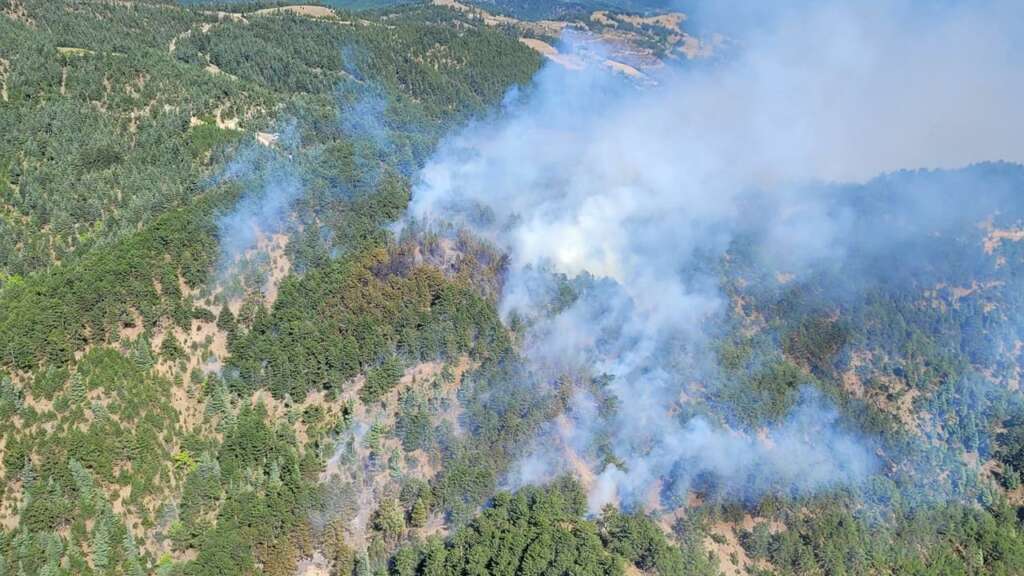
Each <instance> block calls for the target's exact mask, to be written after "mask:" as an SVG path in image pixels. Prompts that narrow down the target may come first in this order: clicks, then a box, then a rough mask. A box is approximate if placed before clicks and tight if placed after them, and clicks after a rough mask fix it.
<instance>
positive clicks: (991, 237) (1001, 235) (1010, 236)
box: [982, 221, 1024, 254]
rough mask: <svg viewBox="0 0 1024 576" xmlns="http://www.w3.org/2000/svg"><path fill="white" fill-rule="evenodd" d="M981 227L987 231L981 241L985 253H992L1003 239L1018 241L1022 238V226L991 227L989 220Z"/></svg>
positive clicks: (1023, 234) (1023, 236) (1023, 231)
mask: <svg viewBox="0 0 1024 576" xmlns="http://www.w3.org/2000/svg"><path fill="white" fill-rule="evenodd" d="M982 228H983V229H985V230H987V231H988V234H986V235H985V239H984V240H983V241H982V247H983V248H984V250H985V254H992V253H994V252H995V251H996V249H997V248H999V245H1000V244H1002V243H1003V241H1007V242H1020V241H1021V240H1024V228H993V227H992V223H991V221H988V222H985V223H984V224H982Z"/></svg>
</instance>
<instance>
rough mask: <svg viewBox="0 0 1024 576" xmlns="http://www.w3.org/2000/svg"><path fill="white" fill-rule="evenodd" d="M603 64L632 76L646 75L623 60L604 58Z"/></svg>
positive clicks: (640, 76)
mask: <svg viewBox="0 0 1024 576" xmlns="http://www.w3.org/2000/svg"><path fill="white" fill-rule="evenodd" d="M604 65H605V66H607V67H608V68H611V69H612V70H614V71H616V72H619V73H621V74H625V75H626V76H632V77H633V78H643V77H645V76H646V74H644V73H643V72H641V71H639V70H637V69H636V68H634V67H632V66H630V65H629V64H626V63H624V62H617V61H615V60H605V61H604Z"/></svg>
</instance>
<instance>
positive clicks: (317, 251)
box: [0, 0, 1024, 576]
mask: <svg viewBox="0 0 1024 576" xmlns="http://www.w3.org/2000/svg"><path fill="white" fill-rule="evenodd" d="M286 4H287V3H278V2H274V3H242V5H240V6H236V5H234V3H230V2H215V3H207V2H187V3H182V2H172V1H161V0H133V1H131V2H110V1H106V0H74V1H68V2H53V1H50V0H0V13H2V15H0V574H11V575H34V574H40V575H48V576H56V575H64V574H67V575H72V574H74V575H79V574H81V575H107V574H110V575H115V574H117V575H120V574H126V575H142V574H158V575H161V576H172V575H180V576H212V575H222V574H270V575H276V574H280V575H290V574H301V575H304V576H314V575H316V576H320V575H325V574H332V575H349V574H352V575H356V574H358V575H364V574H383V575H387V574H395V575H420V574H422V575H451V576H456V575H463V574H467V575H468V574H474V575H483V574H509V575H511V574H538V575H539V574H564V575H568V574H576V575H581V574H662V575H668V574H672V575H674V574H697V575H708V576H711V575H717V574H730V575H733V574H851V575H852V574H936V575H938V574H965V575H967V574H972V575H973V574H1006V575H1010V574H1021V573H1024V535H1022V532H1021V531H1022V530H1024V526H1022V518H1024V488H1022V486H1021V476H1020V475H1021V473H1022V472H1024V405H1022V403H1021V399H1020V392H1019V385H1020V374H1019V369H1018V364H1019V355H1020V352H1021V346H1020V341H1019V340H1017V338H1016V335H1017V334H1018V332H1017V329H1018V328H1019V327H1018V326H1016V325H1014V319H1015V318H1019V317H1020V314H1021V312H1022V309H1021V306H1022V305H1024V302H1022V301H1021V297H1020V295H1021V294H1022V293H1024V292H1022V291H1021V288H1022V286H1021V283H1022V281H1024V274H1022V271H1024V244H1022V243H1021V242H1020V240H1022V239H1024V233H1022V232H1021V228H1020V227H1021V223H1022V221H1024V203H1022V202H1021V201H1020V199H1019V198H1020V191H1021V190H1022V189H1024V168H1021V167H1020V166H1017V165H1013V164H982V165H977V166H973V167H970V168H967V169H964V170H961V171H953V172H901V173H895V174H891V175H887V176H882V177H879V178H877V179H874V180H871V181H868V182H866V183H863V184H858V185H848V186H847V185H843V186H840V185H827V186H826V185H823V186H825V187H826V188H828V191H826V192H825V193H833V194H842V197H843V199H844V200H843V202H844V203H845V204H844V210H848V212H849V213H850V214H856V217H855V218H853V219H852V224H851V226H852V227H853V228H852V232H851V235H852V236H854V237H857V238H860V239H861V241H859V242H858V243H856V245H855V246H854V249H853V252H852V253H851V255H850V257H849V259H848V260H847V262H846V264H845V266H848V267H856V268H857V269H863V270H872V271H879V270H883V271H885V272H884V273H874V274H873V275H872V276H871V277H872V278H875V279H877V281H876V282H874V283H872V284H871V285H870V286H862V287H857V288H858V289H857V290H854V289H853V287H851V286H850V285H849V282H848V280H847V278H848V276H847V275H846V274H844V272H846V271H848V270H849V269H847V270H845V271H844V270H837V269H833V268H829V267H827V266H821V267H820V268H818V269H815V270H814V271H813V273H812V274H809V275H806V276H802V277H801V278H800V279H799V280H798V281H790V280H788V279H786V278H783V277H782V276H780V274H779V273H778V271H776V270H771V269H769V268H768V267H766V266H765V265H764V262H763V261H762V260H761V259H760V255H759V253H758V251H757V250H756V246H757V245H758V240H759V239H758V236H757V235H758V232H759V231H758V229H757V228H756V226H755V227H752V228H751V230H750V233H749V235H748V236H746V237H743V238H740V239H738V240H736V241H735V242H733V243H732V244H731V245H730V246H729V247H728V254H727V257H724V258H720V259H714V260H712V259H709V260H708V261H705V262H702V265H703V266H706V268H707V269H708V270H710V271H712V273H713V274H714V275H715V277H717V278H719V279H720V280H721V290H722V292H723V293H724V294H725V295H726V297H727V298H728V301H729V302H730V304H731V306H730V308H729V309H728V310H727V311H725V312H724V313H723V315H724V318H723V321H722V323H721V325H722V327H723V328H722V329H721V331H720V332H719V333H716V334H715V341H714V342H713V348H714V356H715V359H716V367H715V369H716V370H717V373H718V374H719V375H720V379H721V381H722V383H721V385H720V386H717V387H714V388H708V389H707V393H706V394H705V395H704V396H702V397H699V398H694V399H693V403H692V406H690V410H691V411H690V412H687V413H680V414H678V417H679V418H685V417H689V416H692V415H693V414H697V413H700V414H706V415H712V416H714V421H715V422H716V423H719V424H721V425H722V426H726V427H731V428H732V429H735V430H737V431H753V432H752V433H753V434H756V431H757V430H759V429H761V428H763V427H766V426H770V425H771V424H773V423H776V422H779V421H781V420H783V419H784V418H785V417H786V414H788V413H790V411H791V409H792V408H793V406H794V405H796V404H797V403H798V402H799V401H800V397H801V395H802V394H805V393H806V391H807V390H813V391H815V393H816V394H819V395H820V396H822V397H824V398H827V399H828V400H829V401H830V402H832V403H833V404H834V405H835V406H836V410H837V412H838V416H837V420H838V422H839V425H840V426H842V427H844V429H849V430H855V431H858V432H860V433H863V434H865V435H870V436H871V437H872V438H875V439H877V444H876V445H873V446H872V448H873V450H874V452H875V453H876V454H878V455H879V459H880V461H881V462H882V464H881V465H880V466H879V468H878V469H876V470H873V471H872V472H871V475H870V478H868V479H867V480H866V481H865V482H863V483H860V484H858V485H857V486H853V487H846V486H840V487H836V488H835V489H831V490H826V491H823V492H816V493H813V494H805V493H800V492H799V491H785V490H765V491H758V492H757V497H737V496H736V495H735V494H733V493H731V492H730V491H729V490H727V489H725V488H724V486H726V485H727V484H729V483H728V482H724V481H723V480H722V479H720V478H714V477H712V476H711V475H707V476H705V477H702V478H701V479H700V480H701V482H699V483H698V484H696V487H695V488H694V489H693V490H690V491H689V492H688V493H682V494H680V493H674V492H673V491H672V487H671V486H670V485H669V483H666V484H665V485H664V486H662V491H661V493H660V494H658V495H657V496H658V498H657V499H660V502H661V505H659V506H647V507H645V506H625V505H624V506H614V505H608V506H604V507H602V508H601V509H599V510H594V509H590V508H588V497H587V487H586V486H585V485H584V484H585V482H582V481H581V479H580V478H574V477H572V476H571V475H562V476H559V477H558V478H555V479H553V480H551V481H550V482H546V483H543V485H531V484H530V483H516V482H512V481H510V480H509V479H510V477H511V475H512V472H513V471H514V469H515V468H516V467H517V466H518V463H521V462H522V461H523V459H524V458H525V457H527V456H528V450H529V447H530V446H532V445H533V444H534V442H535V441H536V438H538V436H539V435H540V434H541V433H542V432H543V431H545V430H549V429H551V428H552V427H557V426H559V425H560V424H562V423H564V421H565V416H566V414H567V413H570V412H572V411H573V410H577V409H578V407H576V406H575V404H574V392H575V391H576V390H577V389H585V390H586V391H587V392H588V393H589V394H591V395H592V396H593V397H595V398H597V399H598V404H599V412H600V414H599V417H598V418H595V421H601V422H604V421H606V420H604V419H606V418H609V415H610V414H612V413H614V412H615V410H616V406H615V402H614V399H612V398H610V397H609V396H608V395H607V393H606V389H607V386H608V382H607V378H609V377H608V376H606V375H596V376H594V375H586V376H584V375H578V374H561V375H559V376H558V377H555V378H552V377H551V375H550V374H543V373H539V372H538V371H535V370H532V369H531V367H530V365H529V364H528V363H526V362H524V361H523V341H524V334H525V333H526V332H527V330H528V328H529V323H530V319H529V318H520V317H517V316H514V315H513V316H511V317H509V316H508V315H505V314H503V311H502V310H501V309H500V308H499V295H500V294H501V292H502V287H503V283H504V282H505V281H506V275H507V273H508V256H507V255H506V254H504V253H502V251H501V250H500V249H499V248H498V247H496V246H495V245H494V244H492V243H491V242H489V241H487V240H486V239H483V238H479V237H476V236H474V235H473V234H472V233H470V232H468V231H466V230H458V229H454V228H452V229H448V228H431V227H428V226H419V225H418V224H417V223H416V222H404V225H402V226H396V225H395V223H396V222H399V221H402V218H403V215H404V214H405V211H406V208H407V206H408V204H409V202H410V198H411V196H412V194H413V187H414V183H415V177H416V173H417V171H418V170H420V169H421V168H422V167H423V166H424V164H425V162H426V161H427V160H428V158H429V157H430V156H431V154H432V153H433V152H434V150H435V149H436V147H437V146H438V143H439V142H440V141H441V140H442V139H443V138H444V136H445V135H446V134H448V133H449V132H450V131H451V130H452V129H454V128H456V127H459V126H463V125H466V124H472V123H473V122H475V121H479V120H482V119H486V118H489V117H491V116H493V115H496V114H500V113H501V111H502V107H503V105H504V103H506V95H507V94H509V93H510V91H511V92H512V93H514V92H516V91H523V92H528V91H529V90H530V89H531V79H532V78H533V77H534V75H535V74H536V73H537V71H538V70H539V69H540V68H541V66H542V62H543V59H542V56H541V55H540V54H538V53H537V52H535V51H534V50H531V49H530V47H528V46H527V45H525V44H524V43H522V42H520V41H519V38H517V37H516V34H515V31H514V30H511V29H509V28H507V27H500V26H485V25H482V24H480V22H477V21H474V20H473V19H472V18H469V17H468V16H467V15H466V14H464V13H463V12H460V11H457V10H451V9H447V8H444V7H439V6H434V5H429V4H426V3H410V4H408V5H406V4H405V3H398V4H401V5H397V6H390V4H393V3H378V2H356V3H345V2H333V3H332V2H324V3H319V4H324V5H331V6H335V8H334V9H332V10H328V11H327V12H319V11H316V12H314V13H312V14H310V13H307V12H303V11H302V10H290V9H280V8H281V6H282V5H286ZM383 4H388V5H389V6H383ZM479 4H486V2H480V3H479ZM494 4H495V5H496V6H497V8H498V9H500V8H502V7H503V6H504V5H506V4H516V5H517V10H518V9H521V11H517V10H505V11H507V12H509V13H511V14H514V15H517V16H523V17H549V16H551V14H550V13H549V9H548V8H550V7H541V6H540V4H543V3H540V4H538V3H533V2H527V3H510V2H494ZM559 4H561V3H559ZM577 4H579V5H580V6H582V7H584V8H586V9H591V8H592V7H593V6H591V3H590V2H567V3H565V5H566V6H568V7H569V8H566V7H563V6H559V7H557V8H550V10H555V14H554V16H558V15H559V14H562V10H566V9H575V6H576V5H577ZM600 4H601V7H604V5H605V4H609V5H614V6H609V7H611V8H616V7H623V5H625V6H624V7H625V8H627V9H634V10H643V9H645V8H648V7H649V6H646V5H644V3H641V2H601V3H600ZM321 8H322V6H321ZM362 8H373V10H371V11H357V9H362ZM542 8H544V9H542ZM581 9H582V8H581ZM513 89H514V90H513ZM979 182H981V183H982V184H981V185H980V189H979V184H978V183H979ZM932 186H934V187H938V186H942V187H943V188H944V189H947V190H952V191H953V192H952V194H954V196H953V198H952V199H951V200H949V201H950V202H959V203H961V204H962V205H964V206H970V210H965V213H964V214H963V215H962V218H961V219H959V220H957V221H956V222H950V223H947V227H946V228H944V229H943V230H942V233H941V234H932V233H931V232H930V231H929V232H928V233H925V232H923V231H922V230H919V229H916V228H914V226H913V225H911V224H907V223H906V222H904V221H903V220H901V219H900V218H899V217H898V214H894V212H893V210H894V208H893V206H894V205H898V203H896V204H894V203H893V202H892V201H891V196H892V195H893V194H894V192H893V191H894V190H900V189H906V188H908V187H909V188H915V189H927V188H929V187H932ZM477 216H478V217H480V218H487V215H486V214H482V215H477ZM878 221H885V222H888V223H890V224H891V225H892V226H893V227H896V228H899V227H900V226H906V228H905V230H903V229H901V230H902V232H903V233H902V235H901V236H900V237H901V238H902V239H903V240H902V241H901V243H900V244H899V246H898V250H893V249H892V247H891V246H877V245H875V244H874V243H873V242H872V237H871V233H870V230H871V226H872V225H873V223H875V222H878ZM966 221H970V222H971V225H963V222H966ZM938 255H941V256H938ZM979 255H980V256H979ZM557 281H558V282H557V286H558V289H557V290H556V291H555V293H554V294H552V295H551V299H550V300H551V301H550V303H549V308H548V310H549V311H550V312H551V313H552V314H554V313H555V312H557V311H559V310H562V309H565V308H566V307H568V306H570V305H571V304H572V303H573V302H574V301H576V300H578V299H580V298H583V297H584V296H585V294H587V293H588V291H593V290H595V289H596V288H595V285H596V281H595V280H594V279H593V278H590V277H586V276H585V275H581V276H579V277H576V278H566V277H561V278H558V279H557ZM854 293H856V296H853V294H854ZM607 421H611V420H610V419H608V420H607ZM608 443H609V444H610V441H609V442H608ZM602 450H604V451H603V452H601V453H600V454H597V455H596V456H597V457H599V458H600V459H602V460H603V461H604V462H605V463H606V464H615V463H616V461H615V458H616V456H615V454H614V453H613V450H612V449H611V448H610V447H607V446H606V447H604V448H602ZM591 456H594V455H591ZM757 481H758V480H757V478H749V479H744V482H749V483H751V484H756V483H757ZM668 503H671V504H672V505H671V506H669V505H668Z"/></svg>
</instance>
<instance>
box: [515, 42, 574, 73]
mask: <svg viewBox="0 0 1024 576" xmlns="http://www.w3.org/2000/svg"><path fill="white" fill-rule="evenodd" d="M519 41H520V42H522V43H523V44H525V45H527V46H529V47H530V48H532V49H533V50H535V51H537V52H538V53H540V54H541V55H543V56H544V57H545V58H547V59H548V60H551V61H552V62H554V63H555V64H558V65H560V66H562V67H563V68H566V69H567V70H582V69H583V68H584V63H583V60H581V59H580V58H579V57H578V56H576V55H574V54H562V53H560V52H559V51H558V49H557V48H555V47H554V46H552V45H551V44H548V43H547V42H545V41H543V40H538V39H536V38H520V39H519Z"/></svg>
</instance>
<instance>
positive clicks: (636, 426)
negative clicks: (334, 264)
mask: <svg viewBox="0 0 1024 576" xmlns="http://www.w3.org/2000/svg"><path fill="white" fill-rule="evenodd" d="M787 8H790V9H787V10H781V11H779V12H778V13H773V14H772V17H771V18H766V19H765V20H764V21H762V22H759V23H758V25H757V26H752V27H748V28H746V29H745V32H746V33H748V35H747V36H746V37H742V36H741V37H736V38H734V40H735V43H734V45H735V46H736V49H735V52H734V53H731V54H728V55H726V56H723V57H722V58H721V59H719V60H718V61H716V62H714V63H710V64H704V65H693V66H692V67H690V68H688V69H675V68H671V69H669V70H667V71H665V72H664V73H663V74H662V75H661V76H660V77H659V78H658V85H657V86H656V87H653V88H637V87H635V86H634V85H632V84H630V83H629V82H628V81H625V80H623V79H622V78H621V77H619V76H616V75H615V74H614V73H613V72H610V71H608V70H607V69H605V68H603V67H600V66H597V67H587V68H585V69H583V70H566V69H564V68H561V67H559V66H557V65H554V64H549V65H548V66H547V67H545V68H544V69H543V70H542V71H541V72H540V73H539V75H538V76H537V78H536V81H535V85H534V86H533V87H532V90H530V91H527V95H526V96H524V97H522V98H521V99H520V100H519V101H518V102H517V103H513V104H511V105H510V106H509V108H508V110H506V112H505V114H504V115H503V116H502V117H500V118H499V119H497V120H495V121H493V122H486V123H480V124H477V125H474V126H470V127H468V128H467V129H465V130H464V131H462V132H460V133H459V134H457V135H455V136H453V137H451V138H450V139H448V141H447V142H445V143H444V144H443V145H442V146H441V148H440V149H439V152H438V153H437V154H436V155H435V157H434V158H433V159H432V160H431V161H430V162H429V163H428V165H427V166H426V167H425V168H424V169H423V171H422V172H421V175H420V181H419V183H418V185H417V186H416V188H415V191H414V198H413V203H412V206H411V210H410V214H411V217H413V218H416V219H419V220H426V221H431V220H444V221H450V222H456V223H458V224H461V225H464V226H468V227H470V228H472V229H473V230H474V231H475V232H476V233H478V234H481V235H484V236H485V237H487V238H489V239H491V240H492V241H494V242H495V243H497V244H498V245H499V246H501V247H502V248H504V249H505V250H506V251H507V252H508V253H509V255H510V259H511V260H510V261H511V266H510V271H509V277H508V279H507V283H506V286H505V295H504V298H503V302H502V306H503V310H504V311H505V312H509V311H511V310H516V311H519V312H521V313H524V314H526V315H527V316H532V318H533V320H534V324H533V325H532V328H531V331H530V333H529V334H528V337H527V340H526V346H525V351H524V352H525V355H526V357H527V358H528V359H529V360H531V361H532V362H534V363H535V364H536V365H537V366H541V367H547V368H551V367H554V369H555V370H556V371H557V370H559V369H563V370H570V369H573V370H574V369H580V368H589V369H590V372H591V373H593V374H608V375H611V376H612V377H613V378H612V381H611V384H610V385H609V387H608V391H609V393H610V394H611V395H612V396H613V397H614V398H615V399H616V401H617V405H618V411H617V416H616V422H615V426H614V427H613V428H614V430H615V433H614V436H613V438H612V446H613V449H614V452H615V454H616V456H617V457H618V458H619V459H620V460H621V462H622V463H623V464H624V466H623V467H619V466H616V465H610V466H606V467H605V468H604V469H603V470H600V471H599V472H600V475H599V477H598V479H597V482H596V483H595V485H594V487H593V490H592V494H591V497H592V503H593V504H595V505H597V506H599V505H600V504H602V503H603V502H605V501H614V500H622V499H624V498H625V499H632V500H636V499H639V498H643V497H644V494H646V492H647V491H648V490H649V489H650V488H651V487H652V486H654V485H655V484H656V483H657V482H663V481H666V480H669V481H672V482H677V483H678V482H682V484H683V487H684V488H685V487H686V485H687V484H688V483H689V482H692V481H695V479H696V478H697V477H698V476H700V474H701V473H703V472H710V473H714V474H716V475H718V476H720V477H722V478H726V479H729V478H735V479H750V478H753V477H757V478H758V479H759V482H758V483H755V485H756V486H760V487H761V488H770V487H779V486H782V487H787V488H791V489H794V490H797V491H800V492H806V491H813V490H816V489H819V488H826V487H830V486H834V485H836V484H840V483H846V482H856V481H858V480H860V479H863V478H864V477H865V476H866V475H867V474H869V473H870V472H871V470H872V467H873V464H874V462H873V456H872V454H871V452H870V450H869V449H868V448H867V447H866V446H865V445H864V444H863V443H862V442H860V441H858V439H857V438H855V437H853V436H851V435H849V434H847V433H844V432H842V431H841V430H839V429H838V427H837V426H836V425H835V414H834V413H833V412H832V411H831V410H830V409H829V408H828V407H827V406H825V405H823V403H822V402H821V401H820V400H819V399H816V398H805V399H804V400H803V401H801V402H800V404H799V405H798V407H797V408H796V409H795V411H794V413H793V414H791V415H790V417H789V418H788V419H787V420H786V421H785V422H784V423H782V424H780V425H779V426H777V427H776V428H774V429H771V430H768V431H766V432H764V434H762V438H760V439H758V438H753V437H751V435H749V434H741V433H738V432H732V431H727V430H724V429H722V428H721V427H716V426H714V425H712V424H711V423H710V422H709V421H708V420H706V419H704V418H700V417H692V418H686V417H681V416H679V414H678V413H677V411H678V410H679V409H680V406H681V405H682V404H684V402H683V401H682V399H683V398H684V397H686V396H688V395H689V392H690V391H691V390H692V389H693V387H694V386H697V385H701V386H708V385H713V382H709V381H708V379H709V378H710V379H713V378H714V370H713V369H711V368H709V367H708V364H709V358H710V354H709V353H708V350H707V344H708V342H707V337H706V334H707V332H708V327H709V325H710V324H711V323H713V322H714V319H715V318H716V316H717V315H718V314H719V313H720V312H721V311H722V310H723V307H724V306H725V305H726V302H725V301H724V298H723V296H722V294H721V293H720V290H719V288H718V282H717V278H716V277H715V276H714V274H712V273H710V272H707V271H706V270H705V269H704V268H701V266H700V263H701V262H702V261H703V259H705V258H707V257H709V256H710V257H712V258H718V257H721V256H722V255H723V254H724V251H725V249H726V248H727V246H728V245H729V243H730V241H732V240H734V239H735V238H736V235H737V233H738V231H739V230H740V229H741V227H742V226H743V225H744V223H749V222H751V221H753V222H757V224H758V225H759V227H760V228H761V229H762V230H767V233H766V234H765V235H764V237H765V241H764V243H763V244H762V245H761V246H759V249H760V251H761V252H762V255H763V256H764V257H765V258H768V259H769V261H771V262H772V263H773V264H775V265H776V266H778V267H779V268H780V269H783V270H788V271H793V272H797V273H799V272H800V271H801V270H802V269H804V267H805V266H807V265H809V264H813V263H815V262H821V261H823V260H826V259H831V260H836V259H839V258H841V257H842V255H843V252H844V244H845V243H846V242H847V240H848V239H847V237H846V235H847V232H848V230H849V227H848V215H846V214H844V213H843V211H842V210H839V209H837V208H836V207H834V206H831V205H830V204H829V203H827V202H826V201H825V200H823V198H822V196H821V195H820V194H817V193H811V192H808V190H809V188H808V187H807V186H803V185H804V184H807V183H813V182H820V181H829V182H835V181H838V182H849V181H862V180H865V179H868V178H871V177H873V176H876V175H878V174H880V173H883V172H886V171H891V170H895V169H902V168H943V167H944V168H954V167H960V166H964V165H966V164H970V163H973V162H977V161H983V160H1011V161H1020V160H1024V147H1022V146H1020V143H1021V137H1020V135H1021V134H1022V133H1024V114H1021V112H1020V102H1024V68H1022V67H1021V66H1020V61H1021V60H1020V59H1019V58H1018V56H1019V55H1020V49H1019V48H1020V46H1019V43H1020V42H1019V41H1018V40H1016V37H1017V30H1019V24H1020V23H1021V22H1022V20H1024V18H1022V16H1024V9H1022V8H1021V7H1019V6H1018V5H1015V4H1012V3H999V2H995V3H987V2H983V3H972V4H969V5H968V4H963V5H959V4H955V3H954V4H944V5H942V6H941V7H924V6H923V5H922V4H921V3H917V2H909V1H908V2H898V3H878V2H864V3H860V2H858V3H849V4H845V3H838V2H832V3H827V4H825V5H815V6H803V7H801V8H800V9H792V6H789V7H787ZM562 49H563V50H572V46H571V45H566V46H563V47H562ZM879 233H880V234H884V230H879ZM701 270H704V271H701ZM548 273H559V274H564V275H566V276H568V277H570V278H581V277H586V278H590V277H593V278H592V281H590V282H587V283H585V285H586V288H585V289H584V290H583V291H582V292H581V293H580V295H579V297H578V299H577V300H576V301H575V303H574V304H573V305H572V306H570V307H568V308H567V309H566V310H563V311H561V312H560V313H558V314H556V315H554V316H553V317H546V316H545V315H544V312H543V310H544V308H543V306H544V305H546V303H547V302H548V298H549V296H550V290H549V289H546V288H545V287H544V285H543V284H544V282H543V280H542V278H545V277H548V276H547V275H548ZM586 424H587V423H586V422H583V421H580V422H577V425H578V426H586ZM528 464H529V470H528V471H526V472H524V471H522V470H521V471H520V472H519V473H520V475H521V476H522V477H524V478H529V479H531V480H532V479H536V477H537V476H538V474H539V473H538V470H542V469H543V466H539V465H538V462H537V460H536V458H533V459H529V460H528ZM726 482H727V483H728V482H731V481H729V480H726ZM727 488H730V489H735V490H750V489H751V488H749V487H741V486H739V485H737V486H727ZM750 493H754V494H756V492H744V494H750Z"/></svg>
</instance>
